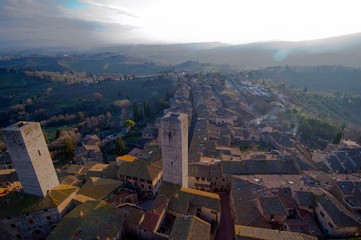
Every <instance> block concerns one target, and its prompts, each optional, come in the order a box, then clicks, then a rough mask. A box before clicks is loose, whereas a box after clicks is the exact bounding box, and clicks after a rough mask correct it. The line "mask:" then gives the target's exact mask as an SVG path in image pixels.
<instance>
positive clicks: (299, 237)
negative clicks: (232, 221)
mask: <svg viewBox="0 0 361 240" xmlns="http://www.w3.org/2000/svg"><path fill="white" fill-rule="evenodd" d="M235 239H236V240H241V239H262V240H274V239H277V240H289V239H292V240H317V238H316V237H312V236H309V235H306V234H303V233H295V232H287V231H278V230H272V229H266V228H257V227H248V226H241V225H236V226H235Z"/></svg>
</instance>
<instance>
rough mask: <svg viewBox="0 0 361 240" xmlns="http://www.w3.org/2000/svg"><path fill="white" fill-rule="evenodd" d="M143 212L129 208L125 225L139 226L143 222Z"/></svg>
mask: <svg viewBox="0 0 361 240" xmlns="http://www.w3.org/2000/svg"><path fill="white" fill-rule="evenodd" d="M143 217H144V211H143V210H141V209H138V208H131V209H130V210H129V212H128V215H127V218H126V220H125V222H126V223H127V224H134V225H137V226H139V224H140V222H141V221H142V220H143Z"/></svg>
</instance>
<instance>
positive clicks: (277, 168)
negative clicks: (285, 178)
mask: <svg viewBox="0 0 361 240" xmlns="http://www.w3.org/2000/svg"><path fill="white" fill-rule="evenodd" d="M221 165H222V172H223V174H231V175H242V174H297V173H298V170H297V169H296V167H295V165H294V163H293V161H292V160H245V161H222V162H221Z"/></svg>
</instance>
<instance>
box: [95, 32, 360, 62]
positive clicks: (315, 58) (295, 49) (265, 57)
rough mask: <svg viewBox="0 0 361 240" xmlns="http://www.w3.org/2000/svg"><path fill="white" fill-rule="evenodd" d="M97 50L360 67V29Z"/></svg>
mask: <svg viewBox="0 0 361 240" xmlns="http://www.w3.org/2000/svg"><path fill="white" fill-rule="evenodd" d="M97 51H108V52H115V53H118V54H124V55H127V56H131V57H138V58H142V59H146V60H149V61H154V62H157V63H162V64H179V63H182V62H185V61H189V60H191V61H201V62H208V63H217V64H229V65H233V66H236V67H240V68H259V67H267V66H285V65H294V66H312V65H345V66H351V67H361V33H357V34H351V35H346V36H340V37H333V38H327V39H321V40H314V41H303V42H260V43H250V44H241V45H227V44H222V43H217V42H213V43H190V44H173V45H172V44H169V45H120V46H113V47H109V48H102V49H97Z"/></svg>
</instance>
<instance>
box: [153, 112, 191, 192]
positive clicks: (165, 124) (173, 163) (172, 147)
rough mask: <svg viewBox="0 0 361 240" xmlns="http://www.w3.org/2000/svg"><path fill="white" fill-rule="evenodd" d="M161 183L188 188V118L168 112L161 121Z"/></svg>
mask: <svg viewBox="0 0 361 240" xmlns="http://www.w3.org/2000/svg"><path fill="white" fill-rule="evenodd" d="M160 137H161V148H162V166H163V181H166V182H170V183H174V184H179V185H181V186H182V187H188V116H187V114H183V113H174V112H168V113H167V114H166V115H165V116H164V117H163V118H162V120H161V132H160Z"/></svg>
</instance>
